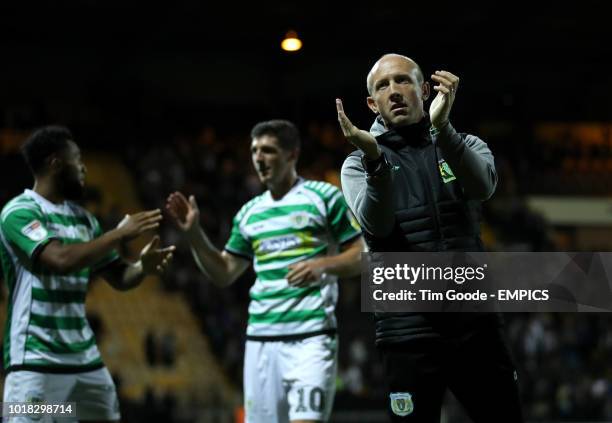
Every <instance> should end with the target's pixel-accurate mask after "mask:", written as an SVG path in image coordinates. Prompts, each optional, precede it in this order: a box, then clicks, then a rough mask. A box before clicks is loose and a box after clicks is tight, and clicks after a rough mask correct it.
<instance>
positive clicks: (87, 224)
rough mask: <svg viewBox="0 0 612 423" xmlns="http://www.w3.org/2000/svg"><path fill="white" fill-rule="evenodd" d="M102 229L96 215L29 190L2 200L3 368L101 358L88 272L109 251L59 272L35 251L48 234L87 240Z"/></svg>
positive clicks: (92, 362)
mask: <svg viewBox="0 0 612 423" xmlns="http://www.w3.org/2000/svg"><path fill="white" fill-rule="evenodd" d="M101 234H102V230H101V228H100V224H99V223H98V221H97V220H96V218H95V217H94V216H93V215H92V214H91V213H89V212H87V211H86V210H85V209H83V208H82V207H80V206H78V205H76V204H74V203H72V202H68V201H66V202H64V203H62V204H53V203H51V202H50V201H48V200H46V199H45V198H43V197H42V196H40V195H38V194H37V193H35V192H34V191H31V190H25V192H24V193H23V194H21V195H19V196H17V197H15V198H13V199H12V200H11V201H9V202H8V203H7V205H6V206H5V207H4V208H3V210H2V213H1V214H0V241H1V242H0V260H1V262H2V269H3V272H4V279H5V281H6V283H7V285H8V291H9V306H8V317H7V320H6V327H5V332H4V367H5V368H6V369H9V370H11V369H13V368H25V369H30V368H31V369H42V370H44V369H50V370H53V369H56V370H57V369H66V370H67V371H70V370H78V369H82V370H87V369H90V368H95V367H99V366H100V365H101V364H102V360H101V357H100V352H99V351H98V348H97V346H96V340H95V337H94V334H93V332H92V330H91V328H90V326H89V323H88V322H87V319H86V317H85V295H86V293H87V286H88V284H89V278H90V275H91V272H92V271H94V270H95V269H98V268H101V267H103V266H105V265H107V264H109V263H110V262H112V261H114V260H116V259H117V258H118V255H117V253H116V252H112V253H110V254H109V255H108V256H107V257H106V258H105V259H104V260H102V261H101V262H100V263H98V264H97V265H96V266H95V267H94V268H85V269H81V270H80V271H78V272H75V273H72V274H67V275H58V274H54V273H52V272H51V271H49V270H48V269H44V268H43V267H42V266H41V265H40V263H39V261H38V260H36V257H37V255H38V254H39V253H40V251H41V250H42V247H43V246H44V245H46V244H47V243H48V242H50V241H51V240H52V239H58V240H60V241H61V242H63V243H64V244H71V243H77V242H87V241H90V240H92V239H94V238H96V237H98V236H100V235H101Z"/></svg>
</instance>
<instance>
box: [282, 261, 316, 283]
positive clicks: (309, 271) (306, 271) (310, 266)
mask: <svg viewBox="0 0 612 423" xmlns="http://www.w3.org/2000/svg"><path fill="white" fill-rule="evenodd" d="M322 274H323V269H322V268H321V266H320V265H319V264H318V261H317V259H312V260H305V261H300V262H299V263H295V264H291V265H289V273H287V281H288V282H289V285H291V286H295V287H303V286H306V285H308V284H310V283H311V282H316V281H318V280H320V279H321V276H322Z"/></svg>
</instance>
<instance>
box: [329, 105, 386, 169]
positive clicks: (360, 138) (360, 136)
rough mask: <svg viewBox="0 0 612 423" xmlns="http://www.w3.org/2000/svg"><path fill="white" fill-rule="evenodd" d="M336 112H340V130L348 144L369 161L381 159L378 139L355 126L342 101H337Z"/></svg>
mask: <svg viewBox="0 0 612 423" xmlns="http://www.w3.org/2000/svg"><path fill="white" fill-rule="evenodd" d="M336 110H337V112H338V122H339V123H340V129H342V133H343V134H344V136H345V137H346V139H347V140H348V142H350V143H351V144H353V145H354V146H355V147H357V148H358V149H360V150H361V151H363V153H364V154H365V156H366V158H367V159H368V160H376V159H377V158H378V157H380V154H381V150H380V147H379V146H378V142H377V141H376V138H374V136H373V135H372V134H370V133H369V132H367V131H364V130H363V129H359V128H357V127H356V126H355V125H353V123H352V122H351V121H350V120H349V118H348V117H347V116H346V114H345V113H344V106H343V105H342V100H340V99H339V98H337V99H336Z"/></svg>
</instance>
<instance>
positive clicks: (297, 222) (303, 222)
mask: <svg viewBox="0 0 612 423" xmlns="http://www.w3.org/2000/svg"><path fill="white" fill-rule="evenodd" d="M309 221H310V216H309V215H308V213H293V214H292V215H291V225H292V226H293V227H294V228H295V229H302V228H305V227H306V226H308V222H309Z"/></svg>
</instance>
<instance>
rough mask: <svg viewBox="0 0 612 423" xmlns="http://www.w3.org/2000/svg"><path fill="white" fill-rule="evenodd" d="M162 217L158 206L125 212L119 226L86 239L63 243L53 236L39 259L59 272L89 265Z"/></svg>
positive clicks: (74, 270)
mask: <svg viewBox="0 0 612 423" xmlns="http://www.w3.org/2000/svg"><path fill="white" fill-rule="evenodd" d="M161 219H162V215H161V210H159V209H158V210H151V211H144V212H140V213H135V214H133V215H131V216H127V218H126V219H125V220H124V221H123V222H122V223H121V224H120V226H118V227H117V228H115V229H113V230H110V231H108V232H106V233H104V234H102V235H101V236H99V237H97V238H95V239H93V240H91V241H88V242H80V243H75V244H63V243H62V242H60V241H59V240H52V241H50V242H49V243H48V244H46V245H45V246H44V247H42V249H41V251H40V253H39V255H38V261H39V263H40V264H41V265H42V266H44V267H46V268H47V269H49V270H51V271H52V272H56V273H59V274H68V273H73V272H76V271H78V270H80V269H83V268H86V267H92V266H94V265H95V264H97V263H99V262H100V261H101V260H103V259H104V258H105V257H106V256H107V255H108V254H109V253H110V252H111V251H112V250H114V249H116V248H117V247H118V246H119V244H120V243H121V242H124V241H128V240H130V239H133V238H136V237H137V236H139V235H140V234H142V233H144V232H146V231H149V230H151V229H155V228H157V227H158V226H159V222H160V221H161Z"/></svg>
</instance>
